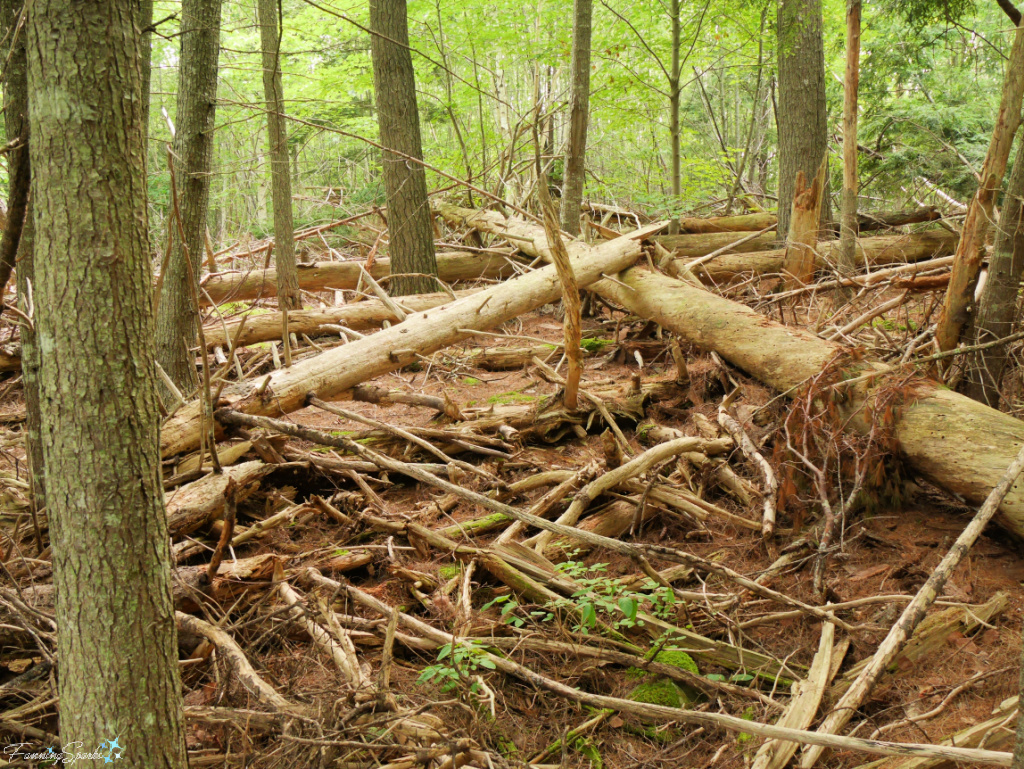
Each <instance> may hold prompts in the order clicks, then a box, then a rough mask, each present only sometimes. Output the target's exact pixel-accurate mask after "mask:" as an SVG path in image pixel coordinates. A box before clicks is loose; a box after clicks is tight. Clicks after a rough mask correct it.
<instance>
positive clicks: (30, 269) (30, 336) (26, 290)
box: [0, 0, 46, 511]
mask: <svg viewBox="0 0 1024 769" xmlns="http://www.w3.org/2000/svg"><path fill="white" fill-rule="evenodd" d="M22 5H23V4H22V2H21V1H20V0H3V2H2V3H0V25H2V34H3V35H4V36H5V37H6V38H7V39H9V40H14V45H13V48H12V49H11V52H10V58H9V59H8V61H7V71H6V78H5V82H4V127H5V129H6V131H7V136H8V138H10V137H15V136H23V137H25V138H26V139H27V138H28V131H29V125H28V60H27V58H26V52H25V37H26V32H25V30H24V29H22V30H21V31H20V32H17V33H16V32H15V26H16V25H17V22H18V16H19V14H20V12H21V8H22ZM15 34H17V37H16V38H15V37H14V35H15ZM10 168H11V169H12V171H13V173H11V174H10V186H9V190H10V192H9V197H8V200H11V201H13V200H15V199H16V198H17V197H18V195H19V194H20V193H19V191H18V188H17V185H18V184H20V183H24V184H25V185H26V189H25V192H26V193H27V192H28V189H27V187H28V185H29V184H30V182H31V159H30V157H29V150H28V146H27V145H26V146H25V148H24V150H18V151H17V152H16V153H15V157H12V158H11V166H10ZM21 174H24V176H23V177H22V178H19V177H20V175H21ZM32 215H33V214H32V204H31V201H29V202H28V203H27V204H26V207H25V213H24V217H25V221H24V224H23V226H22V229H21V237H20V238H19V242H18V251H17V259H16V264H17V272H16V273H15V278H16V280H17V287H18V309H20V310H21V311H22V312H23V313H24V314H25V315H26V316H28V317H32V316H33V315H34V310H33V307H32V300H31V291H32V289H31V287H32V286H34V285H35V260H34V240H35V239H34V229H33V224H32ZM8 221H13V219H11V218H9V219H8ZM0 292H2V289H0ZM18 333H19V336H20V337H21V359H22V361H24V370H23V375H24V393H25V432H26V439H25V452H26V454H27V456H28V470H29V481H30V483H31V484H32V506H33V507H34V509H35V510H36V511H39V510H42V509H43V508H45V507H46V488H45V485H44V482H43V478H44V472H43V467H44V465H43V445H42V443H41V441H40V427H41V423H40V418H39V348H38V346H37V344H36V334H35V328H34V326H33V325H31V324H28V323H25V322H23V321H21V320H20V319H19V332H18ZM4 357H6V356H4ZM4 362H6V361H4ZM20 364H21V362H20V361H19V365H20ZM0 365H2V364H0Z"/></svg>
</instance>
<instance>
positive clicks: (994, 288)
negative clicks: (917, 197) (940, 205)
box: [964, 140, 1024, 408]
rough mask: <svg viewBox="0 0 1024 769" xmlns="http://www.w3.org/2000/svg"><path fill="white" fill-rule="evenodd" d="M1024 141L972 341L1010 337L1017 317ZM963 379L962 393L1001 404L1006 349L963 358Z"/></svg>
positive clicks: (1023, 242) (1023, 241) (1023, 233)
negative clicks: (1000, 391) (1000, 393)
mask: <svg viewBox="0 0 1024 769" xmlns="http://www.w3.org/2000/svg"><path fill="white" fill-rule="evenodd" d="M1022 198H1024V140H1022V141H1021V142H1020V143H1019V146H1018V148H1017V159H1016V160H1015V161H1014V164H1013V172H1012V173H1011V174H1010V182H1009V185H1008V187H1007V190H1006V196H1005V197H1004V198H1003V208H1002V210H1001V211H1000V212H999V226H998V227H997V228H996V242H995V247H994V248H993V250H992V255H991V257H989V262H988V279H987V280H986V281H985V288H984V289H983V290H982V292H981V298H980V299H979V301H978V317H977V320H976V321H975V323H974V327H973V329H972V332H973V333H972V335H971V336H972V340H971V343H972V344H978V343H984V342H991V341H994V340H996V339H1002V338H1003V337H1004V336H1009V335H1010V333H1012V331H1013V325H1014V320H1015V318H1016V315H1017V292H1018V289H1019V288H1020V280H1021V275H1022V273H1024V205H1022V202H1021V201H1022ZM964 364H965V366H966V372H967V381H966V383H965V386H964V393H965V394H967V395H968V396H969V397H971V398H974V399H975V400H979V401H981V402H982V403H987V404H988V405H989V406H992V408H999V389H1000V385H1001V384H1002V381H1003V370H1004V369H1005V368H1006V348H1005V347H1004V346H999V347H990V348H989V349H987V350H979V351H978V352H976V353H974V354H972V355H970V356H968V358H967V359H966V360H965V361H964Z"/></svg>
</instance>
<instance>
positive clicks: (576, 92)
mask: <svg viewBox="0 0 1024 769" xmlns="http://www.w3.org/2000/svg"><path fill="white" fill-rule="evenodd" d="M592 15H593V2H592V0H575V2H574V4H573V26H572V99H571V101H570V105H569V146H568V148H567V149H566V151H565V186H564V187H563V191H562V229H563V230H565V231H566V232H568V233H569V234H570V235H579V234H580V204H581V203H582V202H583V176H584V171H585V161H586V154H587V124H588V123H589V121H590V29H591V24H590V20H591V17H592Z"/></svg>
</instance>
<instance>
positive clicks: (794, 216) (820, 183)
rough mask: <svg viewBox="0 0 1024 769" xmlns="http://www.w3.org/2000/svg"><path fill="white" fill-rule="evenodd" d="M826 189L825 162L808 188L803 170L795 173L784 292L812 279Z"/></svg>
mask: <svg viewBox="0 0 1024 769" xmlns="http://www.w3.org/2000/svg"><path fill="white" fill-rule="evenodd" d="M824 188H825V162H824V161H822V163H821V166H820V167H819V168H818V173H817V174H816V175H815V177H814V178H813V179H812V180H811V183H810V185H808V184H807V179H806V178H804V172H803V171H797V174H796V185H795V189H794V191H793V207H792V211H791V212H790V220H789V239H788V240H787V245H786V256H785V258H784V259H783V267H782V272H783V275H785V283H786V288H787V289H793V288H799V287H800V286H805V285H807V284H808V283H810V282H811V281H812V280H813V279H814V270H815V263H814V262H815V256H816V254H815V249H816V248H817V247H818V225H819V223H820V222H821V206H822V198H823V197H824V192H823V191H824Z"/></svg>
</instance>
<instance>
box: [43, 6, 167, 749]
mask: <svg viewBox="0 0 1024 769" xmlns="http://www.w3.org/2000/svg"><path fill="white" fill-rule="evenodd" d="M140 13H141V8H140V2H139V0H93V2H89V3H81V2H74V1H73V0H35V2H34V3H33V5H32V14H31V18H30V20H29V27H28V40H27V50H28V85H29V100H30V102H31V103H32V111H31V113H30V115H29V119H30V122H31V131H32V145H31V155H32V169H33V179H32V198H33V200H34V201H35V205H34V219H35V233H36V238H35V248H36V253H38V254H39V255H40V258H39V261H38V263H37V265H36V267H37V269H36V285H35V287H34V288H35V290H34V298H35V305H36V308H37V311H36V328H37V334H38V337H39V339H40V353H41V355H42V367H41V378H40V394H41V404H42V431H43V452H44V455H45V461H46V467H47V474H46V487H47V488H46V491H47V500H48V503H49V523H50V542H51V546H52V548H53V582H54V586H55V588H56V594H57V600H56V617H57V624H58V628H59V635H58V658H59V661H60V675H59V676H58V694H59V696H60V731H61V735H62V738H63V742H64V743H70V742H72V741H76V742H81V743H82V747H83V750H87V751H94V750H96V749H97V748H98V747H99V746H101V745H102V744H104V743H106V744H108V748H109V747H110V746H109V742H110V741H111V740H115V739H116V740H117V741H118V743H119V745H120V747H121V749H122V751H123V755H124V758H126V759H128V760H127V761H126V765H128V766H139V767H142V766H145V767H154V768H157V769H184V767H185V766H186V765H187V757H186V752H185V735H184V723H183V717H182V699H181V680H180V677H179V674H178V654H177V631H176V629H175V622H174V609H173V604H172V599H171V587H170V568H169V564H170V553H169V547H168V533H167V519H166V513H165V511H164V504H163V489H162V485H161V482H160V454H159V449H158V446H159V443H158V441H159V437H158V429H159V422H158V417H159V414H158V411H157V397H156V390H155V388H154V376H155V368H154V358H153V351H152V347H151V345H150V344H149V340H150V339H151V338H152V334H153V318H152V272H151V268H150V262H149V247H148V243H147V210H146V209H147V204H146V178H145V173H144V172H145V161H144V152H143V138H144V135H145V134H144V130H143V125H142V90H141V84H142V68H141V66H140V52H141V39H140V37H141V36H140V33H139V30H140V28H141V27H140V24H139V21H140ZM79 763H80V764H81V765H82V766H83V767H87V768H89V769H99V767H100V766H102V764H103V759H98V760H82V761H79V762H77V763H76V766H78V764H79Z"/></svg>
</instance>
